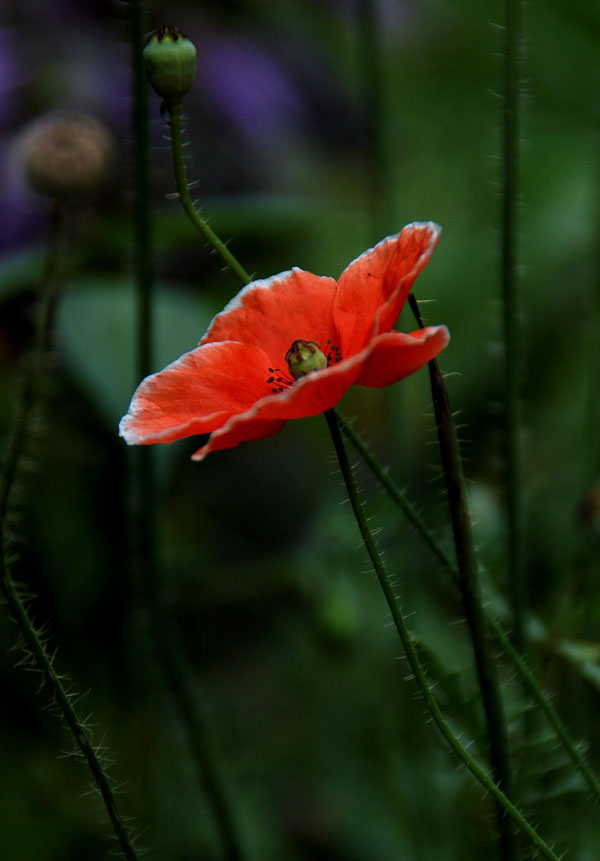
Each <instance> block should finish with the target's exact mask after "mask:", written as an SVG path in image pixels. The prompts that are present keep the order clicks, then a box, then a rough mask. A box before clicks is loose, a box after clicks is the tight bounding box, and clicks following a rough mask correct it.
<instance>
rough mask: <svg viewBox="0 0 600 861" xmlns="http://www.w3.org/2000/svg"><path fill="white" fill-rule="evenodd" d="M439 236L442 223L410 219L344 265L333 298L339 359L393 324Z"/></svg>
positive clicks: (357, 350)
mask: <svg viewBox="0 0 600 861" xmlns="http://www.w3.org/2000/svg"><path fill="white" fill-rule="evenodd" d="M440 235H441V228H440V227H439V226H438V225H437V224H435V223H434V222H433V221H427V222H424V223H420V222H416V223H415V224H409V225H407V226H406V227H405V228H404V229H403V230H402V231H401V232H400V233H399V234H398V235H397V236H389V237H388V238H387V239H383V240H382V241H381V242H379V243H378V244H377V245H376V246H375V247H374V248H370V249H369V250H368V251H365V252H364V253H363V254H361V255H360V257H357V258H356V260H354V261H353V262H352V263H350V265H349V266H347V267H346V269H344V271H343V272H342V274H341V276H340V279H339V281H338V289H337V292H336V294H335V299H334V302H333V320H334V324H335V327H336V329H337V331H338V332H339V338H340V344H339V347H340V349H341V351H342V355H343V356H344V358H346V357H347V356H351V355H353V354H354V353H357V352H359V350H362V349H363V347H365V346H366V344H367V343H368V341H369V340H370V339H371V338H372V337H373V336H374V335H378V334H380V333H381V332H388V331H389V330H390V329H391V328H392V326H393V325H394V323H395V322H396V320H397V319H398V317H399V316H400V312H401V311H402V306H403V305H404V303H405V301H406V297H407V296H408V294H409V293H410V290H411V287H412V285H413V284H414V282H415V278H416V277H417V275H418V274H419V272H420V271H421V270H422V269H423V267H424V266H425V265H426V264H427V262H428V261H429V258H430V257H431V255H432V254H433V250H434V248H435V246H436V245H437V243H438V241H439V238H440Z"/></svg>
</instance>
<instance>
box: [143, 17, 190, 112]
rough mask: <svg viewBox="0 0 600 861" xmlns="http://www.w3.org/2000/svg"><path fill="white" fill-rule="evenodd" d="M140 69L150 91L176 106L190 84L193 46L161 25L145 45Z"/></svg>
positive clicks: (180, 35)
mask: <svg viewBox="0 0 600 861" xmlns="http://www.w3.org/2000/svg"><path fill="white" fill-rule="evenodd" d="M144 66H145V67H146V75H147V76H148V80H149V81H150V85H151V87H152V89H153V90H154V91H155V92H156V93H158V95H159V96H162V97H163V99H164V100H165V101H166V102H167V103H168V104H177V103H178V102H179V101H180V99H181V97H182V96H185V94H186V93H187V92H189V90H190V89H191V88H192V84H193V83H194V76H195V74H196V48H195V47H194V43H193V42H190V40H189V39H188V38H187V37H186V36H184V34H183V33H182V32H181V30H178V29H177V28H176V27H170V26H168V25H163V26H162V27H159V28H158V30H155V31H154V33H152V34H151V35H150V36H149V38H148V40H147V42H146V47H145V48H144Z"/></svg>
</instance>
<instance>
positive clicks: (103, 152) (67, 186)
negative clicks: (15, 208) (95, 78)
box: [23, 111, 114, 199]
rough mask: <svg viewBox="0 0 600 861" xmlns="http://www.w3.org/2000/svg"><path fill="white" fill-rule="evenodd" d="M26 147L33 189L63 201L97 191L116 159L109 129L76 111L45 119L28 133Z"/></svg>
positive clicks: (26, 168)
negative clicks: (114, 158)
mask: <svg viewBox="0 0 600 861" xmlns="http://www.w3.org/2000/svg"><path fill="white" fill-rule="evenodd" d="M23 146H24V156H25V170H26V173H27V179H28V180H29V183H30V185H31V187H32V188H33V189H34V190H35V191H37V192H38V193H39V194H44V195H47V196H49V197H54V198H59V199H67V198H71V197H80V196H82V195H86V194H90V193H92V192H93V191H95V190H97V188H98V187H99V185H101V183H102V182H103V181H104V180H105V179H106V178H107V176H108V174H109V171H110V168H111V165H112V161H113V157H114V140H113V138H112V135H111V134H110V132H109V131H108V130H107V129H106V128H105V126H104V125H102V123H101V122H99V121H98V120H97V119H95V118H94V117H92V116H90V115H89V114H84V113H78V112H75V111H73V112H57V113H52V114H47V115H46V116H44V117H41V119H39V120H37V121H36V122H35V123H34V124H33V125H32V126H31V127H30V129H29V130H28V131H27V132H26V135H25V139H24V142H23Z"/></svg>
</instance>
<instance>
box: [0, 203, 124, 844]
mask: <svg viewBox="0 0 600 861" xmlns="http://www.w3.org/2000/svg"><path fill="white" fill-rule="evenodd" d="M62 216H63V213H62V208H61V207H60V206H59V205H58V204H56V206H55V208H54V211H53V214H52V223H51V236H50V241H49V250H48V256H47V259H46V264H45V269H44V273H43V275H42V283H41V285H40V294H41V296H40V304H39V308H38V320H37V325H36V330H35V336H34V343H33V348H32V351H31V354H30V356H29V361H28V363H27V366H26V368H25V372H24V375H23V377H22V381H21V388H20V392H19V397H18V402H17V412H16V417H15V422H14V426H13V429H12V434H11V438H10V442H9V444H8V448H7V453H6V458H5V461H4V465H3V469H2V476H1V477H0V552H1V553H2V572H1V576H0V581H1V586H2V594H3V595H4V598H5V600H6V603H7V604H8V608H9V611H10V614H11V616H12V618H13V619H14V621H15V623H16V625H17V627H18V629H19V632H20V634H21V637H22V641H23V650H24V651H25V654H26V662H27V664H28V665H29V664H30V665H31V666H33V667H35V668H36V669H37V670H38V671H39V672H40V673H41V675H42V679H43V681H44V682H45V683H46V684H47V685H48V687H49V689H50V692H51V694H52V699H53V702H54V703H56V706H57V707H58V709H59V710H60V713H61V715H62V717H63V719H64V721H65V724H66V725H67V727H68V729H69V731H70V732H71V734H72V736H73V739H74V741H75V745H76V747H77V749H78V750H79V752H80V753H81V755H82V757H83V759H84V761H85V762H86V764H87V766H88V768H89V770H90V771H91V773H92V776H93V779H94V782H95V784H96V786H97V788H98V791H99V793H100V796H101V798H102V801H103V803H104V806H105V808H106V812H107V814H108V817H109V819H110V822H111V824H112V827H113V830H114V833H115V837H116V839H117V841H118V843H119V846H120V847H121V850H122V852H123V854H124V855H125V857H126V858H128V859H136V858H137V855H136V853H135V851H134V849H133V845H132V842H131V839H130V836H129V833H128V829H127V828H126V826H125V824H124V821H123V819H122V818H121V816H120V814H119V811H118V808H117V804H116V801H115V797H114V793H113V791H112V788H111V785H110V781H109V779H108V777H107V775H106V772H105V771H104V769H103V767H102V765H101V763H100V760H99V757H98V755H97V754H96V751H95V749H94V745H93V741H92V737H91V733H90V731H89V729H88V728H87V727H86V725H85V722H84V721H83V720H82V718H81V717H80V716H79V714H78V713H77V711H76V709H75V705H74V696H73V692H72V691H68V690H67V689H66V688H65V686H64V684H63V679H64V676H60V675H59V674H58V673H57V672H56V670H55V668H54V658H53V656H50V655H49V654H48V652H47V651H46V647H45V645H44V641H43V638H42V636H41V635H40V632H39V630H38V629H36V627H35V625H34V623H33V621H32V619H31V617H30V615H29V612H28V610H27V607H26V604H25V602H24V600H23V598H22V597H21V595H20V593H19V590H18V589H17V587H16V586H15V583H14V581H13V579H12V577H11V573H10V570H9V566H8V562H7V558H6V554H7V548H6V517H7V511H8V506H9V500H10V493H11V489H12V486H13V482H14V478H15V475H16V473H17V470H18V466H19V461H20V459H21V454H22V452H23V447H24V444H25V441H26V439H27V435H28V429H29V421H30V417H31V415H32V411H33V408H34V406H35V401H36V397H37V390H38V387H39V384H40V380H41V376H42V370H43V369H42V363H43V356H44V350H45V347H46V342H47V339H48V335H49V330H50V321H51V316H52V307H53V303H54V298H55V296H56V291H57V288H58V285H59V281H60V276H59V270H60V259H61V253H62V227H63V217H62Z"/></svg>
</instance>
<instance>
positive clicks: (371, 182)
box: [357, 0, 394, 243]
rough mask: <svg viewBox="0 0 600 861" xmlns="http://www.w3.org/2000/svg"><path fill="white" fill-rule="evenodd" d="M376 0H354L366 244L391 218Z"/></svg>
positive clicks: (391, 184) (382, 231) (382, 233)
mask: <svg viewBox="0 0 600 861" xmlns="http://www.w3.org/2000/svg"><path fill="white" fill-rule="evenodd" d="M379 7H380V0H358V5H357V19H358V30H359V59H360V72H361V78H362V81H361V83H362V90H363V109H364V115H365V120H364V122H365V134H364V146H365V149H366V154H367V158H368V163H367V170H366V171H365V179H366V180H367V192H368V195H369V209H370V219H369V221H370V232H371V233H372V234H374V236H370V237H369V243H370V242H371V241H372V240H373V239H375V240H377V239H378V238H379V237H381V236H385V235H386V233H389V232H390V225H391V224H392V221H393V215H392V202H393V201H392V189H393V188H394V182H393V170H392V163H391V159H390V152H389V143H388V135H387V120H388V112H387V111H386V110H385V75H384V68H383V60H384V52H383V50H382V41H381V38H380V33H379V20H380V11H381V10H380V8H379Z"/></svg>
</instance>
